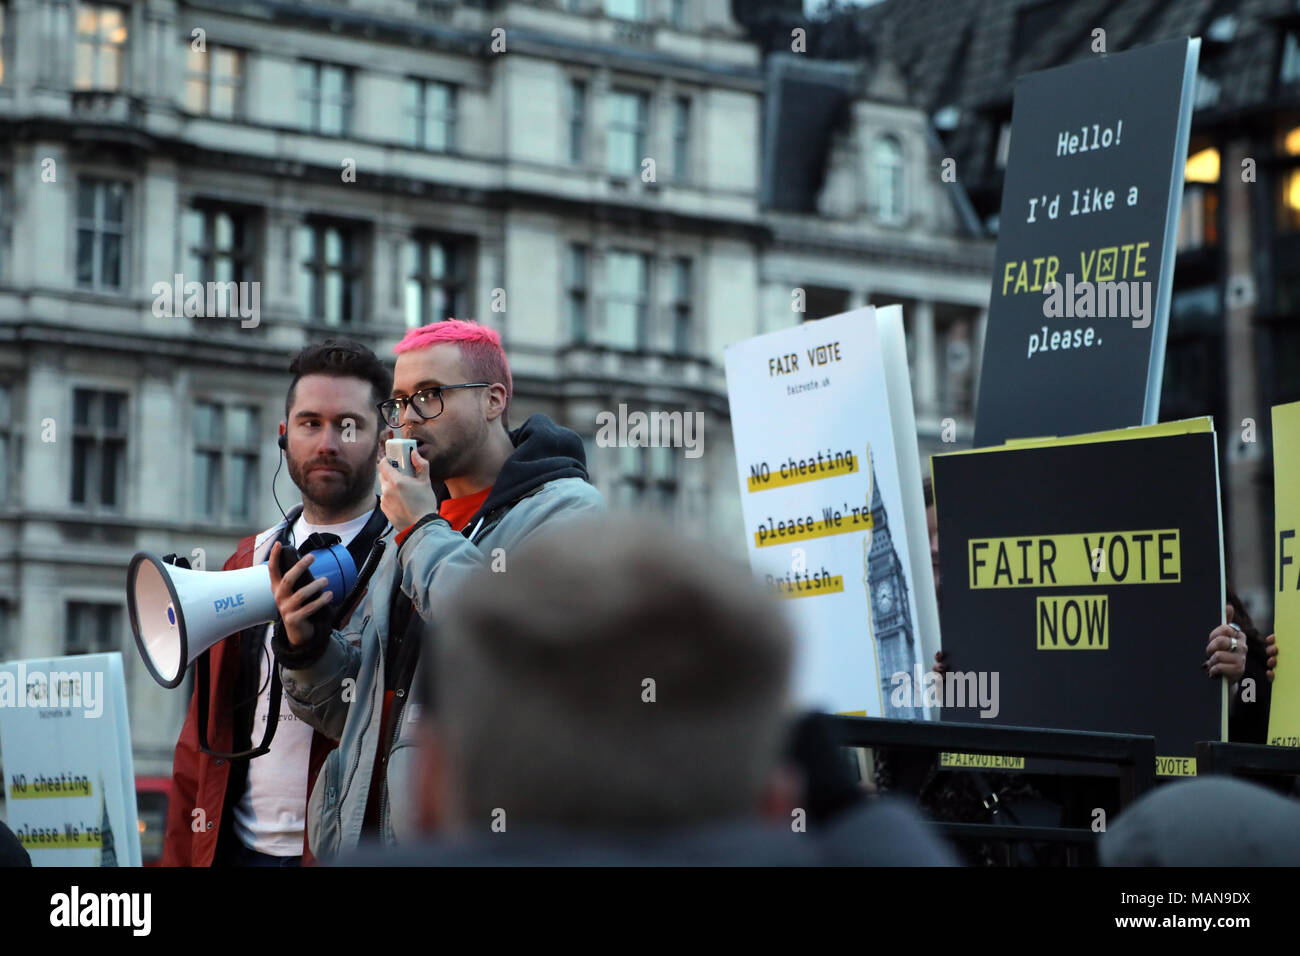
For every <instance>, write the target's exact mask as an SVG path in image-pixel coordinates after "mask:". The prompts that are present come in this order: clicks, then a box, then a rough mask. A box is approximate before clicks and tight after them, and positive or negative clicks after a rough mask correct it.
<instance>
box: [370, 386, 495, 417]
mask: <svg viewBox="0 0 1300 956" xmlns="http://www.w3.org/2000/svg"><path fill="white" fill-rule="evenodd" d="M491 387H492V383H491V382H466V383H465V384H463V385H431V386H430V387H429V388H422V389H420V390H419V391H418V392H416V393H415V394H414V395H412V396H411V397H410V398H390V399H389V400H388V401H386V402H380V403H379V404H378V405H377V406H376V407H377V408H378V409H379V414H380V416H381V417H382V418H383V420H384V421H385V422H387V423H388V427H389V428H401V427H402V415H403V414H404V413H405V412H406V406H407V405H408V404H409V405H410V406H411V407H412V408H414V409H415V414H417V415H419V416H420V418H422V419H425V420H428V419H430V418H437V417H438V416H439V415H441V414H442V409H443V403H442V393H443V392H445V391H446V390H447V389H451V388H491Z"/></svg>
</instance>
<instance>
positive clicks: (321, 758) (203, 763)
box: [162, 537, 338, 866]
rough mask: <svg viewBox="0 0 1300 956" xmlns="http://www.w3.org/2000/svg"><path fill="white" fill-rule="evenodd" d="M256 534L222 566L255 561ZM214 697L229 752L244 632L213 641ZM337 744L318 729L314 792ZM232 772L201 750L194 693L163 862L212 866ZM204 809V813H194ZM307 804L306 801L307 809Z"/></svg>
mask: <svg viewBox="0 0 1300 956" xmlns="http://www.w3.org/2000/svg"><path fill="white" fill-rule="evenodd" d="M255 541H256V538H254V537H248V538H245V539H244V540H242V541H240V542H239V547H238V548H237V549H236V550H235V553H234V554H233V555H231V556H230V560H228V561H227V562H226V563H225V564H224V565H222V567H221V570H223V571H233V570H235V569H237V568H250V567H252V566H253V549H254V543H255ZM208 653H209V654H211V655H212V657H211V663H210V667H211V673H212V681H211V688H210V689H211V697H210V698H209V701H208V745H209V746H210V747H211V748H212V749H213V750H217V751H221V752H223V753H230V752H231V751H232V748H233V746H234V734H235V730H234V713H233V712H234V706H233V705H234V698H235V682H236V679H237V678H238V676H239V635H234V636H232V637H228V638H226V639H225V640H223V641H219V642H218V643H216V644H214V645H213V646H212V649H211V650H210V651H209V652H208ZM337 746H338V741H336V740H331V739H330V738H328V737H326V736H324V735H323V734H321V733H319V732H317V733H313V734H312V738H311V757H310V759H309V761H308V768H307V793H308V794H310V793H311V789H312V785H313V784H315V782H316V774H317V773H319V772H320V768H321V764H322V763H324V762H325V756H326V754H328V753H329V752H330V751H331V750H333V749H334V748H335V747H337ZM267 756H270V755H269V754H268V755H267ZM229 778H230V761H228V760H220V759H217V758H216V757H212V756H209V755H208V754H205V753H200V752H199V731H198V702H197V697H196V695H191V696H190V707H189V711H188V712H187V713H186V715H185V726H184V727H183V728H181V736H180V740H178V741H176V755H175V757H174V758H173V761H172V792H171V799H170V800H169V801H168V803H167V830H166V834H165V836H164V838H163V858H162V863H163V866H211V865H212V858H213V856H214V855H215V854H216V851H217V835H218V834H219V833H220V832H221V815H222V813H224V812H225V811H226V806H225V803H226V784H227V782H228V781H229ZM196 809H201V810H202V811H203V812H202V813H195V812H194V811H195V810H196ZM306 812H307V807H306V805H305V804H304V806H303V814H304V816H305V815H306ZM302 852H303V863H304V864H305V865H311V864H312V863H313V862H314V860H312V857H311V852H310V851H309V850H308V849H307V837H306V833H305V832H304V834H303V848H302Z"/></svg>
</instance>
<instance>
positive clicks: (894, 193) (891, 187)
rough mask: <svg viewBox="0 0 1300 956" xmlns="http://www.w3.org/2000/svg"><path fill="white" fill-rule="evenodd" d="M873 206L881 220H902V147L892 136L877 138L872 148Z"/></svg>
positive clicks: (893, 221) (894, 221)
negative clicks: (874, 199) (873, 174)
mask: <svg viewBox="0 0 1300 956" xmlns="http://www.w3.org/2000/svg"><path fill="white" fill-rule="evenodd" d="M872 168H873V171H874V172H875V184H874V186H873V188H874V190H875V198H876V202H875V206H876V214H877V215H878V216H879V217H880V220H881V222H890V223H897V222H902V221H903V147H902V144H900V143H899V142H898V140H897V139H896V138H895V137H893V136H881V137H879V138H877V140H876V142H875V145H874V147H873V149H872Z"/></svg>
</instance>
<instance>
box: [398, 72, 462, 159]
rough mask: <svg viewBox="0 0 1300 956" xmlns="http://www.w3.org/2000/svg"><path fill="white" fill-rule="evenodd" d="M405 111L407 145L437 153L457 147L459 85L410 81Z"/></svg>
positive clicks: (408, 82) (431, 81)
mask: <svg viewBox="0 0 1300 956" xmlns="http://www.w3.org/2000/svg"><path fill="white" fill-rule="evenodd" d="M405 113H406V142H407V145H409V146H415V147H417V148H419V149H430V150H435V151H438V152H447V151H449V150H452V149H455V148H456V87H454V86H452V85H451V84H450V83H438V82H435V81H433V80H420V79H409V80H407V81H406V107H405Z"/></svg>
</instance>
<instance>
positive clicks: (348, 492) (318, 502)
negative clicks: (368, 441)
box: [286, 446, 379, 514]
mask: <svg viewBox="0 0 1300 956" xmlns="http://www.w3.org/2000/svg"><path fill="white" fill-rule="evenodd" d="M375 450H376V453H378V446H376V449H375ZM286 459H287V462H288V466H289V478H290V479H291V480H292V481H293V483H294V484H295V485H296V486H297V487H298V490H299V491H300V492H302V497H303V500H304V501H306V502H309V503H311V504H312V505H314V506H315V507H316V508H317V509H318V510H320V511H323V512H325V513H327V514H328V513H331V512H338V511H343V510H345V509H347V508H349V507H350V506H352V505H355V504H358V503H359V502H361V501H362V500H364V499H366V498H369V497H370V496H372V495H373V494H374V493H375V473H376V470H377V469H378V467H379V465H378V463H377V462H376V460H375V457H374V456H373V455H372V456H371V457H370V458H368V459H366V461H365V462H364V464H363V465H361V466H360V467H354V466H352V465H350V464H348V463H347V462H345V461H343V460H342V459H339V458H327V459H320V458H314V459H311V460H309V461H306V462H303V463H301V464H300V463H298V462H296V461H294V460H293V459H292V458H288V456H287V455H286ZM322 466H326V467H329V468H333V469H336V471H332V472H322V471H317V472H313V471H312V469H313V468H320V467H322Z"/></svg>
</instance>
